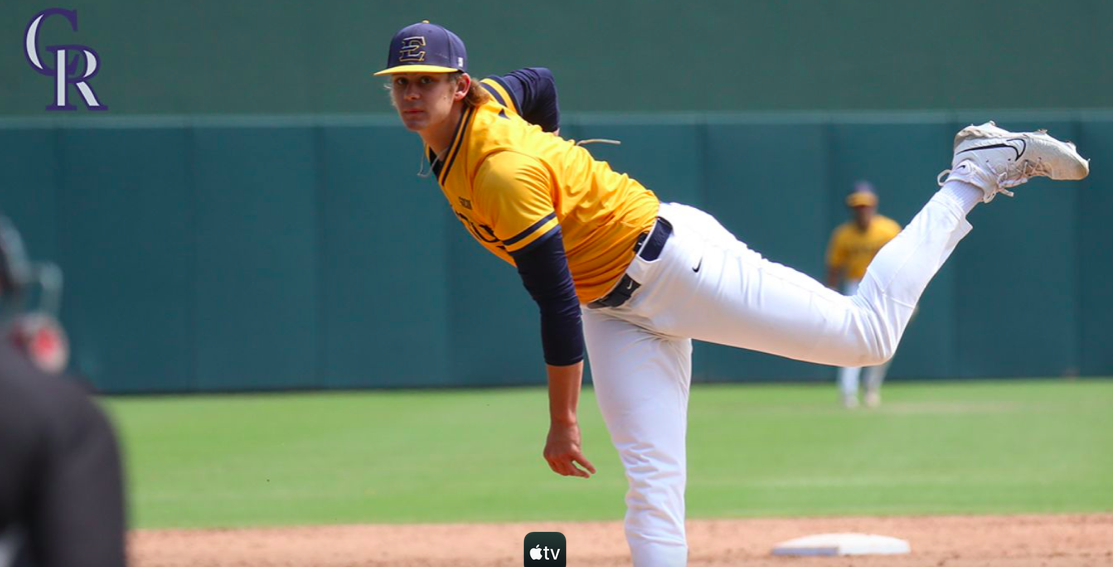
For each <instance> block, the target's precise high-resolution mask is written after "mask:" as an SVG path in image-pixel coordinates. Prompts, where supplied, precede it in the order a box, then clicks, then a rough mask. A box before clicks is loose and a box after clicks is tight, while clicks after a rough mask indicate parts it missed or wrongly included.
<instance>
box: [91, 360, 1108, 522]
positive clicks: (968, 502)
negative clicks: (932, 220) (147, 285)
mask: <svg viewBox="0 0 1113 567" xmlns="http://www.w3.org/2000/svg"><path fill="white" fill-rule="evenodd" d="M885 398H886V399H885V405H884V407H883V408H881V409H879V410H875V411H867V410H858V411H855V412H849V411H845V410H842V409H841V408H840V407H838V406H837V404H836V403H835V399H836V394H835V388H834V386H833V385H830V386H822V387H821V386H816V385H811V386H801V385H789V386H753V385H749V386H746V385H743V386H734V385H731V386H725V385H703V384H697V385H696V386H695V387H694V388H693V392H692V400H691V408H690V428H689V433H688V437H689V484H688V511H689V516H690V517H693V518H698V517H726V516H765V515H774V516H791V515H828V514H951V513H1014V512H1084V511H1111V510H1113V411H1111V410H1113V381H1108V380H1105V381H1096V380H1095V381H1090V380H1083V381H1061V380H1057V381H1016V382H990V383H987V382H978V383H915V384H901V383H897V384H892V385H888V386H886V389H885ZM106 405H107V407H108V408H109V410H110V412H111V414H112V415H113V416H114V418H115V421H116V423H117V426H118V427H119V429H120V431H121V435H122V438H123V443H124V446H125V452H126V457H127V464H128V475H129V481H130V488H131V490H130V498H131V503H130V505H131V510H132V523H133V525H135V526H137V527H170V526H243V525H274V524H321V523H353V522H466V521H536V520H598V519H609V520H616V519H620V518H621V517H622V514H623V512H624V505H623V501H622V496H623V492H624V490H625V480H624V478H623V475H622V469H621V466H620V464H619V461H618V457H617V454H616V453H615V450H614V449H613V448H612V447H611V446H610V442H609V439H608V437H607V433H606V430H605V429H604V427H603V425H602V420H601V418H600V416H599V410H598V408H597V407H596V406H595V399H594V396H593V395H592V393H591V391H590V390H588V391H585V394H584V399H583V400H582V402H581V411H580V413H581V420H582V424H583V428H584V440H585V449H586V452H587V455H588V458H589V459H591V460H592V461H593V462H594V463H595V465H596V466H597V467H598V469H599V474H598V475H597V476H595V477H594V478H592V479H590V480H584V479H572V478H563V477H559V476H557V475H555V474H553V473H551V472H549V471H548V468H547V466H546V465H545V462H544V460H543V459H542V458H541V456H540V455H541V450H542V444H543V442H544V439H545V433H546V430H547V424H548V421H547V420H548V418H547V402H546V397H545V391H544V390H543V389H540V388H530V389H506V390H481V391H480V390H462V391H452V392H369V393H340V394H286V395H257V396H246V395H238V396H219V397H217V396H199V397H182V398H166V397H156V398H115V399H108V400H106Z"/></svg>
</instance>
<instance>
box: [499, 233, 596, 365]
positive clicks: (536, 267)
mask: <svg viewBox="0 0 1113 567" xmlns="http://www.w3.org/2000/svg"><path fill="white" fill-rule="evenodd" d="M514 262H515V263H516V264H517V265H518V275H520V276H521V277H522V283H523V284H525V286H526V290H527V291H529V294H530V296H532V297H533V300H534V301H536V302H537V306H538V308H540V310H541V346H542V349H543V350H544V352H545V363H546V364H549V365H552V366H569V365H572V364H575V363H577V362H580V361H581V360H583V359H584V331H583V325H582V323H581V321H580V300H579V299H578V298H577V296H576V286H575V284H573V283H572V273H571V272H570V271H568V258H567V257H566V256H565V255H564V239H563V238H562V237H561V232H560V225H557V226H556V227H554V228H553V230H551V231H549V233H548V234H545V235H544V236H542V237H541V238H539V239H537V240H535V241H534V242H531V243H530V244H529V246H527V247H525V248H523V249H521V250H518V251H517V252H515V253H514Z"/></svg>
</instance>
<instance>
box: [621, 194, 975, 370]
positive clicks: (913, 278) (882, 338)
mask: <svg viewBox="0 0 1113 567" xmlns="http://www.w3.org/2000/svg"><path fill="white" fill-rule="evenodd" d="M663 211H665V212H667V213H672V214H673V216H674V217H676V218H670V219H669V220H670V221H672V223H673V225H674V227H675V231H674V236H673V240H671V241H670V243H669V246H666V249H665V254H664V255H665V256H666V257H671V258H672V260H673V261H671V262H668V263H666V264H665V268H664V269H662V270H661V271H660V274H659V276H658V278H657V281H654V283H653V285H652V287H651V288H650V289H647V290H645V292H646V293H645V296H644V297H642V298H638V301H639V302H641V303H644V304H646V305H649V306H655V305H662V306H665V305H666V304H667V302H664V301H660V300H657V299H656V298H655V296H665V297H673V298H677V297H683V298H684V299H683V300H678V301H673V302H671V304H667V306H666V307H664V308H663V309H660V310H658V311H653V310H652V309H648V308H647V309H645V311H646V315H647V316H649V317H652V318H653V321H654V326H655V328H657V329H660V330H662V331H663V332H667V333H669V334H673V335H677V336H688V337H692V338H695V339H700V340H706V341H710V342H715V343H720V344H726V345H731V346H737V347H742V348H748V349H752V350H758V351H762V352H768V353H772V354H777V355H780V356H785V357H788V358H794V359H798V360H805V361H809V362H817V363H822V364H833V365H840V366H868V365H873V364H878V363H880V362H882V361H884V360H887V359H888V358H889V357H890V356H892V353H893V351H894V350H895V349H896V346H897V343H898V342H899V341H900V337H901V334H902V333H903V332H904V329H905V326H906V325H907V323H908V319H909V317H910V316H911V314H912V310H913V308H914V307H915V305H916V302H917V301H918V300H919V297H920V294H921V293H922V292H923V290H924V288H925V287H926V286H927V284H928V282H929V281H930V280H931V278H932V276H934V275H935V273H936V272H937V271H938V270H939V268H940V267H941V266H942V265H943V262H944V261H945V260H946V259H947V257H948V256H950V254H951V251H952V250H954V247H955V245H956V244H957V243H958V241H959V240H961V239H962V237H963V236H965V235H966V234H967V233H968V232H969V231H970V228H971V227H970V224H969V223H967V222H966V219H965V211H964V210H963V208H962V207H961V206H960V205H959V204H958V203H957V202H955V201H954V200H953V199H951V198H949V197H948V196H947V195H944V194H941V193H940V194H936V195H935V196H934V197H932V199H931V200H930V201H928V203H927V204H926V205H925V206H924V208H923V209H922V210H921V211H920V213H919V214H917V215H916V217H915V218H913V219H912V221H911V222H910V223H909V224H908V226H907V227H906V228H905V229H904V230H903V231H902V232H901V234H900V235H898V236H897V237H896V238H894V239H893V240H892V241H890V242H889V243H888V244H886V245H885V247H883V248H882V249H881V251H880V252H879V253H878V254H877V256H876V257H875V258H874V260H873V263H872V264H870V267H869V269H868V270H867V272H866V276H865V279H864V280H863V281H862V283H861V286H860V287H859V291H858V294H857V295H854V296H844V295H842V294H840V293H838V292H835V291H832V290H830V289H828V288H826V287H825V286H823V285H822V284H820V283H819V282H817V281H816V280H815V279H813V278H812V277H810V276H808V275H806V274H803V273H801V272H798V271H796V270H794V269H792V268H789V267H787V266H783V265H781V264H777V263H774V262H771V261H769V260H766V259H765V258H763V257H761V255H760V254H758V253H756V252H754V251H752V250H750V249H749V248H747V247H746V246H745V245H744V244H742V243H741V242H738V241H737V240H736V239H733V237H731V238H730V239H729V240H728V239H727V238H719V239H709V238H702V236H701V235H702V234H706V233H707V231H706V230H705V229H703V228H695V227H696V226H701V227H702V226H704V225H706V224H707V223H715V224H717V222H716V221H715V220H714V219H713V218H712V217H711V216H710V215H707V214H706V213H702V212H700V211H697V210H694V209H690V208H687V207H683V208H680V209H674V208H669V209H667V210H666V209H663ZM693 211H694V212H693ZM666 218H668V217H666ZM670 247H672V248H673V249H672V250H671V251H670V250H669V248H670ZM697 262H698V265H699V266H700V269H699V270H695V269H694V268H693V267H691V266H688V265H687V264H689V263H690V264H692V266H696V265H697Z"/></svg>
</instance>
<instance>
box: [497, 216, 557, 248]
mask: <svg viewBox="0 0 1113 567" xmlns="http://www.w3.org/2000/svg"><path fill="white" fill-rule="evenodd" d="M554 218H556V212H555V211H554V212H551V213H549V214H547V215H545V216H544V217H543V218H542V219H541V220H539V221H537V222H535V223H533V224H531V225H530V226H529V228H527V229H525V230H523V231H522V232H519V233H518V235H517V236H514V237H512V238H508V239H506V240H503V241H502V243H503V244H505V245H507V246H513V245H514V243H516V242H518V241H519V240H522V239H523V238H525V237H527V236H529V235H531V234H533V231H535V230H537V229H539V228H541V225H543V224H545V223H547V222H549V221H551V220H553V219H554ZM557 226H560V225H557Z"/></svg>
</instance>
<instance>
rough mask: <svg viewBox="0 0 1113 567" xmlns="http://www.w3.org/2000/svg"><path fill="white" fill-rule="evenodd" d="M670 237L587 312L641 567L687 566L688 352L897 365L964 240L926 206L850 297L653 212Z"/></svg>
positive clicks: (936, 204)
mask: <svg viewBox="0 0 1113 567" xmlns="http://www.w3.org/2000/svg"><path fill="white" fill-rule="evenodd" d="M658 214H659V216H661V217H663V218H666V219H668V220H669V222H670V223H672V226H673V235H672V237H671V238H670V239H669V240H668V242H667V243H666V244H665V247H664V249H663V250H662V252H661V256H660V257H659V258H658V259H657V260H654V261H652V262H647V261H645V260H643V259H641V258H635V260H634V261H633V262H632V263H631V265H630V267H629V268H628V269H627V271H626V273H627V274H629V275H630V276H631V277H632V278H633V279H634V280H636V281H638V282H639V283H641V284H642V286H641V288H639V289H638V290H637V291H636V292H635V293H634V295H633V296H632V297H631V298H630V300H629V301H627V302H626V304H624V305H621V306H619V307H614V308H603V309H589V308H587V307H584V309H583V320H584V333H585V336H586V339H587V350H588V359H589V362H590V364H591V370H592V375H593V379H594V383H595V392H596V396H597V398H598V400H599V408H600V409H601V410H602V414H603V419H604V420H605V421H606V424H607V429H608V430H609V431H610V434H611V440H612V441H613V443H614V445H615V448H617V449H618V452H619V455H620V456H621V458H622V463H623V466H624V467H625V469H626V477H627V480H628V481H629V490H628V492H627V494H626V505H627V512H626V538H627V541H628V542H629V544H630V551H631V554H632V557H633V561H634V565H635V566H636V567H683V566H685V565H687V562H688V545H687V541H686V538H685V533H684V486H685V479H686V474H687V473H686V463H685V434H686V431H687V411H688V387H689V385H690V383H691V377H692V364H691V362H692V339H699V340H703V341H709V342H713V343H719V344H724V345H730V346H735V347H740V348H747V349H751V350H757V351H762V352H767V353H772V354H777V355H780V356H784V357H788V358H794V359H798V360H805V361H810V362H816V363H821V364H830V365H838V366H871V365H875V364H879V363H881V362H884V361H885V360H887V359H888V358H889V357H890V356H892V353H893V351H894V350H895V349H896V347H897V343H898V342H899V341H900V337H901V334H902V333H903V332H904V329H905V326H906V325H907V323H908V319H909V317H910V316H911V315H912V310H913V309H914V307H915V305H916V302H917V301H918V300H919V298H920V294H921V293H923V291H924V288H925V287H926V286H927V284H928V281H929V280H931V278H932V276H934V275H935V273H936V272H937V271H938V270H939V268H940V267H941V266H942V265H943V262H944V261H946V259H947V257H948V256H949V255H950V254H951V251H952V250H953V249H954V247H955V245H956V244H957V243H958V241H959V240H961V239H962V237H963V236H965V235H966V234H967V233H968V232H969V231H970V229H971V226H970V224H969V223H967V222H966V219H965V213H964V211H963V209H962V207H961V206H960V205H959V204H958V203H957V202H955V201H953V200H952V199H950V198H948V197H947V196H945V195H942V194H937V195H935V196H934V197H933V198H932V199H931V200H930V201H929V202H928V203H927V205H925V206H924V208H923V209H922V210H921V211H920V213H919V214H917V215H916V217H915V218H914V219H913V220H912V222H910V223H909V224H908V226H907V227H906V228H905V229H904V230H903V231H902V232H901V233H900V235H898V236H897V237H896V238H895V239H893V240H892V241H891V242H889V244H887V245H886V246H885V247H884V248H882V249H881V251H880V252H879V253H878V254H877V256H876V257H875V258H874V260H873V263H872V264H870V267H869V270H868V271H867V273H866V276H865V278H864V279H863V281H862V284H861V286H860V288H859V290H858V293H857V294H856V295H853V296H849V297H848V296H845V295H842V294H840V293H838V292H835V291H832V290H830V289H828V288H827V287H825V286H823V285H822V284H820V283H819V282H817V281H815V280H814V279H812V278H811V277H809V276H807V275H805V274H802V273H800V272H797V271H796V270H793V269H791V268H788V267H786V266H782V265H780V264H776V263H773V262H770V261H769V260H766V259H764V258H762V257H761V255H760V254H758V253H757V252H754V251H753V250H750V249H749V248H748V247H747V246H746V245H745V244H743V243H742V242H740V241H738V239H737V238H735V237H734V235H732V234H731V233H730V232H729V231H727V230H726V229H725V228H723V227H722V225H720V224H719V222H718V221H716V220H715V219H714V218H713V217H712V216H711V215H709V214H707V213H704V212H703V211H700V210H698V209H695V208H692V207H688V206H684V205H678V204H671V203H670V204H662V205H661V209H660V212H659V213H658Z"/></svg>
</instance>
